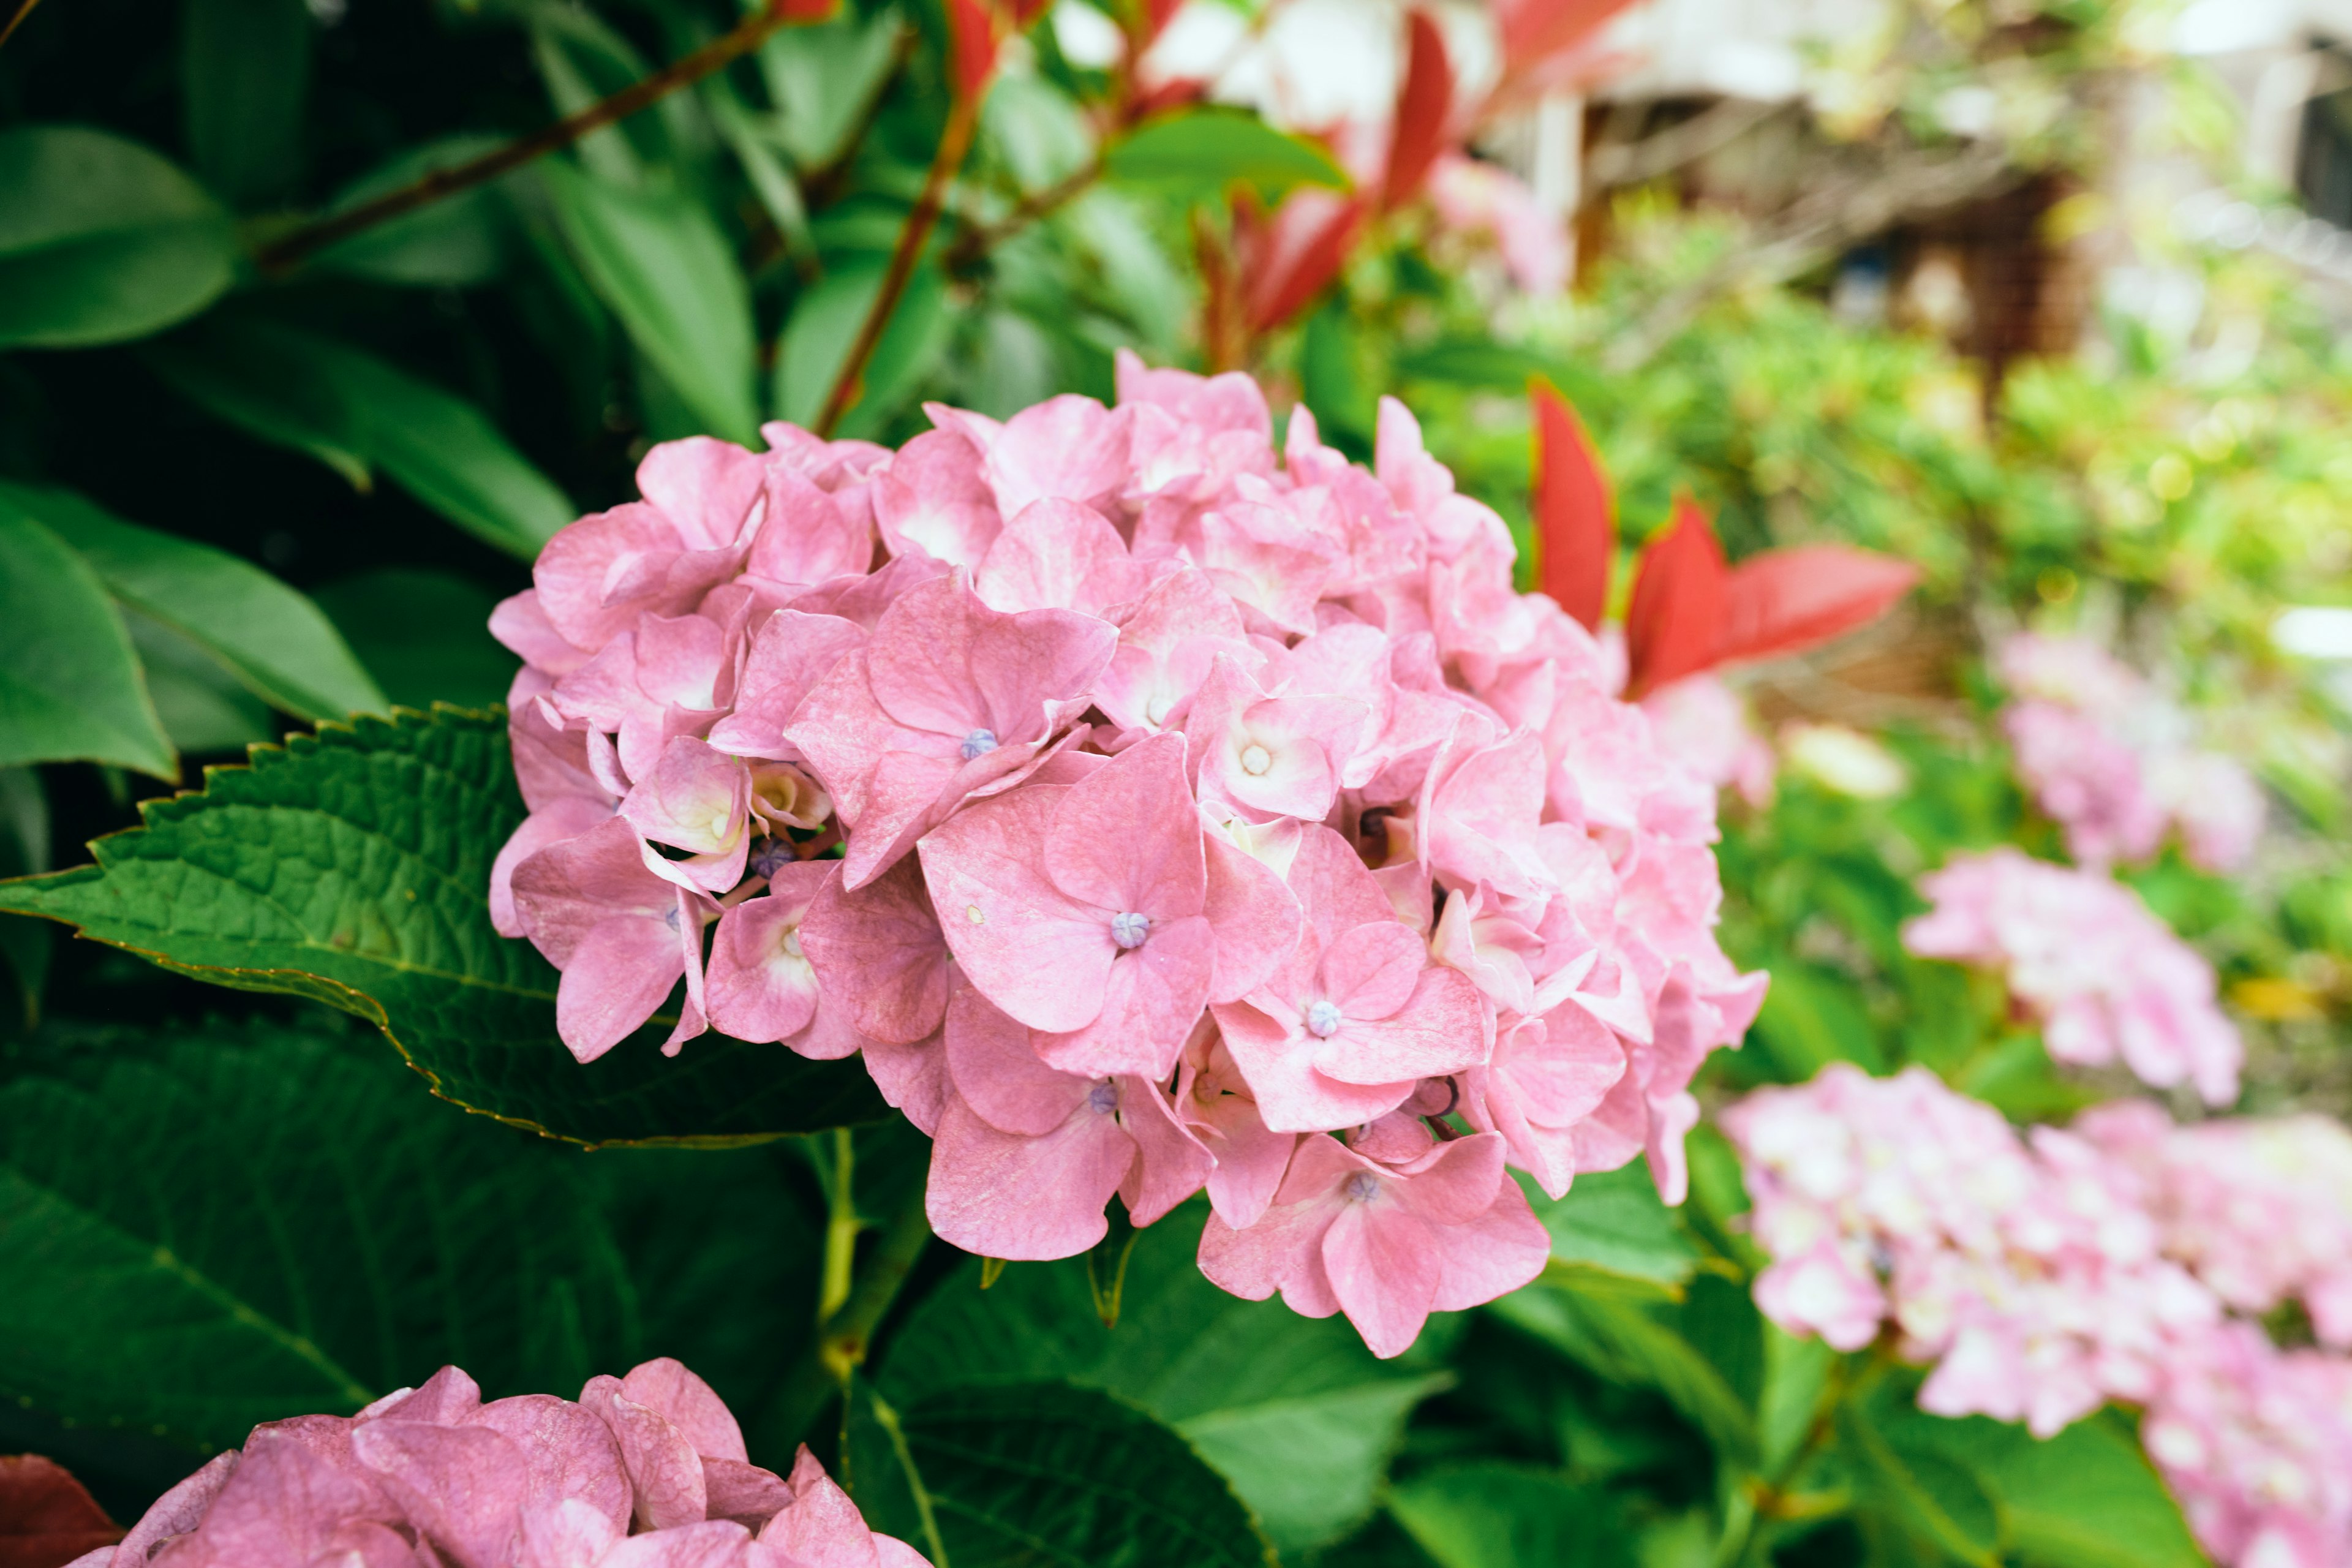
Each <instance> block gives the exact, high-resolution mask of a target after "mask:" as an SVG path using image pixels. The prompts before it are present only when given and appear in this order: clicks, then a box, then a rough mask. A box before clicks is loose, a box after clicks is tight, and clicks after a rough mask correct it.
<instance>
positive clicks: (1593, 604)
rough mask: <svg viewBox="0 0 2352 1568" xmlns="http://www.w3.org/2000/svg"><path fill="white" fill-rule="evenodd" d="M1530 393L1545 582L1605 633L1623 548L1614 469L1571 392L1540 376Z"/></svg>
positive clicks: (1539, 571)
mask: <svg viewBox="0 0 2352 1568" xmlns="http://www.w3.org/2000/svg"><path fill="white" fill-rule="evenodd" d="M1528 401H1529V402H1530V403H1532V404H1533V405H1535V413H1536V576H1537V585H1538V587H1540V588H1542V590H1543V591H1544V592H1545V593H1547V594H1549V595H1551V596H1552V598H1553V599H1554V600H1555V601H1557V602H1558V604H1559V607H1560V608H1561V609H1563V610H1566V611H1567V612H1568V613H1569V614H1570V615H1571V616H1575V617H1576V618H1577V619H1578V620H1579V621H1580V622H1582V623H1583V625H1584V629H1585V630H1586V631H1589V632H1590V631H1599V630H1600V629H1601V612H1602V611H1603V610H1605V609H1607V608H1608V606H1609V569H1610V567H1611V566H1612V564H1613V563H1614V559H1615V556H1616V553H1617V528H1616V523H1615V521H1614V504H1615V503H1614V501H1613V500H1612V497H1611V496H1610V493H1609V475H1608V473H1607V472H1606V471H1605V470H1604V469H1603V468H1601V455H1600V454H1599V453H1598V452H1595V451H1594V450H1593V449H1592V440H1591V437H1589V436H1587V435H1586V434H1585V433H1584V424H1583V422H1582V421H1581V420H1580V419H1578V418H1577V416H1576V410H1575V409H1574V408H1572V407H1570V406H1569V402H1568V399H1567V398H1565V397H1562V396H1561V395H1559V392H1558V391H1557V390H1555V389H1554V388H1553V387H1551V386H1550V385H1549V384H1547V383H1544V382H1540V381H1538V382H1537V383H1535V384H1533V385H1531V386H1529V387H1528Z"/></svg>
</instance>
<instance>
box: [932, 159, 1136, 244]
mask: <svg viewBox="0 0 2352 1568" xmlns="http://www.w3.org/2000/svg"><path fill="white" fill-rule="evenodd" d="M1102 174H1103V160H1102V158H1101V156H1100V155H1099V154H1097V156H1096V157H1094V158H1093V159H1092V160H1090V161H1089V162H1088V163H1087V165H1086V167H1084V168H1082V169H1079V170H1077V171H1076V173H1074V174H1067V175H1065V176H1064V177H1063V178H1061V179H1058V180H1056V181H1055V182H1054V183H1053V184H1050V185H1047V186H1045V188H1044V189H1042V190H1036V191H1032V192H1030V193H1029V194H1028V195H1025V196H1023V197H1022V198H1021V199H1020V200H1019V201H1018V202H1016V203H1014V204H1013V210H1012V211H1010V212H1008V213H1006V214H1005V215H1004V216H1003V217H1001V218H998V219H997V220H996V221H995V222H994V223H989V224H979V225H975V226H973V227H971V228H969V229H966V230H965V231H964V233H963V234H962V236H961V237H960V238H958V239H957V240H956V242H955V243H954V244H953V245H951V246H950V247H948V253H947V256H946V258H945V263H946V266H947V268H948V270H949V271H950V272H956V271H961V269H963V268H967V267H970V266H971V264H972V263H973V262H975V261H978V260H979V259H980V258H982V257H983V256H986V255H987V254H988V253H989V252H990V251H992V250H993V249H995V248H996V247H998V246H1000V245H1002V244H1003V243H1004V242H1005V241H1006V240H1007V239H1010V238H1011V237H1013V236H1014V235H1016V234H1018V233H1020V232H1021V231H1022V230H1023V229H1024V228H1027V227H1028V226H1030V225H1031V224H1033V223H1035V222H1036V221H1037V220H1038V219H1040V218H1042V217H1045V216H1048V215H1050V214H1052V213H1053V212H1055V210H1057V209H1058V208H1060V207H1061V206H1063V205H1065V204H1066V203H1067V202H1069V201H1070V200H1071V199H1072V198H1073V197H1075V196H1077V195H1081V194H1082V193H1083V192H1084V191H1085V190H1086V189H1087V186H1089V185H1091V184H1094V183H1095V182H1096V181H1097V180H1099V179H1101V178H1102Z"/></svg>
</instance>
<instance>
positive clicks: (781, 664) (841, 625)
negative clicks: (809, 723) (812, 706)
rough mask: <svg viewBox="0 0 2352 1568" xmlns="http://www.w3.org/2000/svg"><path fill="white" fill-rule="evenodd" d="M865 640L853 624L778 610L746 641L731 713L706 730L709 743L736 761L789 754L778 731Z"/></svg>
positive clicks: (800, 612) (861, 629)
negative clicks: (747, 651) (748, 645)
mask: <svg viewBox="0 0 2352 1568" xmlns="http://www.w3.org/2000/svg"><path fill="white" fill-rule="evenodd" d="M865 642H866V630H865V628H864V627H862V626H858V625H857V623H856V622H855V621H848V620H844V619H842V618H841V617H840V616H816V615H809V614H805V613H803V611H800V610H778V611H777V612H776V613H775V614H773V615H772V616H769V617H768V618H767V620H766V621H765V622H764V623H763V624H762V625H761V627H760V630H759V632H758V634H757V635H755V636H754V637H752V639H751V653H750V655H749V657H747V658H745V660H744V662H743V673H742V676H741V677H740V679H739V680H738V682H737V685H736V697H735V710H734V711H733V712H731V713H730V714H729V715H728V716H727V717H726V718H724V719H721V720H720V721H719V722H718V723H716V724H714V725H712V726H711V730H710V743H711V744H712V745H714V746H717V747H718V748H719V750H721V751H724V752H734V753H735V754H736V755H737V756H741V757H773V758H782V757H788V756H791V755H793V754H794V753H793V746H792V745H791V743H790V742H787V741H786V740H785V739H784V733H783V732H784V727H785V726H786V725H788V724H790V723H791V722H792V721H793V715H794V714H795V713H797V712H798V711H799V710H800V705H801V702H802V700H803V699H804V698H806V697H807V696H808V694H809V693H810V692H811V691H812V690H814V689H815V687H816V684H817V682H818V681H820V680H822V679H824V677H825V675H826V674H827V673H828V672H829V671H830V670H831V669H832V668H833V667H834V666H835V665H836V664H838V663H840V662H841V660H842V658H843V657H844V656H845V655H846V654H849V653H851V652H853V651H855V650H856V649H857V648H859V647H863V646H865Z"/></svg>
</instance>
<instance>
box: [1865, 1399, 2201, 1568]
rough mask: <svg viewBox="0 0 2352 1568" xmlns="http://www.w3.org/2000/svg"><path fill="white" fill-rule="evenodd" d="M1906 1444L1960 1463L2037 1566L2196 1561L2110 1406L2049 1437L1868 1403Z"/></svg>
mask: <svg viewBox="0 0 2352 1568" xmlns="http://www.w3.org/2000/svg"><path fill="white" fill-rule="evenodd" d="M1874 1414H1877V1415H1879V1419H1880V1421H1881V1424H1882V1425H1883V1426H1884V1427H1885V1429H1886V1430H1887V1431H1888V1432H1889V1434H1890V1436H1894V1437H1897V1438H1899V1440H1900V1441H1901V1442H1902V1443H1903V1444H1904V1445H1905V1446H1906V1447H1909V1448H1911V1449H1914V1450H1917V1449H1932V1450H1935V1451H1937V1452H1940V1453H1942V1454H1944V1455H1946V1456H1948V1458H1950V1459H1952V1460H1953V1461H1954V1462H1956V1463H1958V1464H1960V1465H1963V1466H1964V1467H1966V1468H1968V1469H1969V1471H1970V1472H1971V1473H1972V1474H1973V1475H1974V1476H1975V1477H1976V1478H1977V1479H1978V1480H1979V1483H1980V1484H1982V1485H1983V1486H1984V1488H1985V1489H1987V1490H1988V1491H1990V1493H1991V1494H1992V1496H1993V1498H1994V1500H1996V1501H1997V1502H1998V1504H1999V1505H2000V1516H2001V1522H2002V1525H2003V1535H2004V1539H2005V1542H2006V1544H2007V1545H2008V1547H2009V1549H2010V1551H2011V1552H2012V1553H2013V1554H2014V1555H2015V1556H2017V1557H2019V1558H2021V1559H2022V1560H2023V1561H2024V1562H2026V1563H2032V1564H2035V1565H2036V1568H2196V1565H2197V1564H2200V1563H2204V1562H2205V1561H2206V1559H2205V1556H2204V1554H2203V1553H2202V1552H2200V1551H2199V1550H2198V1549H2197V1543H2196V1542H2195V1541H2194V1540H2193V1539H2192V1538H2191V1537H2190V1536H2189V1527H2188V1525H2187V1523H2186V1522H2185V1521H2183V1520H2182V1519H2181V1517H2180V1509H2179V1504H2177V1503H2175V1502H2174V1501H2173V1500H2172V1496H2171V1494H2170V1493H2168V1492H2167V1491H2166V1490H2165V1488H2164V1483H2163V1481H2162V1480H2160V1479H2158V1477H2157V1474H2156V1471H2155V1470H2154V1469H2152V1468H2150V1467H2149V1465H2148V1462H2147V1456H2146V1455H2145V1454H2143V1453H2142V1452H2141V1451H2140V1447H2139V1444H2138V1443H2137V1442H2136V1441H2135V1440H2134V1439H2133V1436H2132V1434H2131V1432H2130V1430H2129V1428H2128V1426H2126V1423H2125V1421H2124V1419H2123V1418H2122V1417H2121V1416H2120V1415H2116V1414H2114V1413H2112V1412H2107V1413H2102V1414H2100V1415H2092V1416H2088V1417H2086V1418H2084V1419H2083V1420H2081V1421H2077V1422H2076V1423H2074V1425H2073V1426H2069V1427H2067V1428H2066V1429H2065V1430H2064V1431H2063V1432H2061V1433H2059V1434H2058V1435H2057V1436H2054V1437H2048V1438H2037V1437H2035V1436H2033V1435H2032V1433H2030V1432H2028V1431H2026V1430H2025V1428H2024V1427H2022V1426H2012V1425H2010V1424H2008V1423H2005V1422H2000V1421H1992V1420H1988V1419H1987V1418H1985V1417H1984V1416H1981V1415H1974V1416H1969V1417H1968V1418H1967V1419H1965V1420H1959V1421H1949V1420H1946V1419H1944V1418H1942V1417H1940V1416H1936V1415H1927V1413H1926V1412H1924V1411H1920V1410H1918V1409H1916V1408H1909V1409H1906V1410H1903V1411H1902V1412H1900V1413H1899V1414H1889V1413H1886V1412H1884V1411H1877V1412H1874Z"/></svg>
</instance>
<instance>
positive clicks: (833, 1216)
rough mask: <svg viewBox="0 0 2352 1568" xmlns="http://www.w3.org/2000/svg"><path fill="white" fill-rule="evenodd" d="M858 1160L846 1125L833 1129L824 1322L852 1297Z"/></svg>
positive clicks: (820, 1308) (819, 1309)
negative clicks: (850, 1295)
mask: <svg viewBox="0 0 2352 1568" xmlns="http://www.w3.org/2000/svg"><path fill="white" fill-rule="evenodd" d="M856 1163H857V1141H856V1138H855V1137H853V1136H852V1135H851V1133H850V1130H849V1129H848V1128H846V1127H836V1128H835V1129H834V1130H833V1183H832V1188H831V1191H829V1192H828V1193H827V1194H825V1195H826V1198H827V1200H828V1201H827V1207H826V1214H825V1222H824V1283H823V1284H822V1285H821V1286H819V1287H818V1289H817V1298H816V1321H818V1322H819V1323H823V1322H825V1321H828V1320H829V1319H831V1318H832V1316H833V1315H834V1314H835V1312H838V1311H840V1310H841V1308H842V1303H844V1302H845V1301H847V1300H849V1284H850V1275H851V1271H852V1269H853V1268H854V1266H855V1265H856V1259H857V1233H858V1232H859V1231H860V1230H862V1229H863V1228H865V1227H864V1226H863V1225H862V1224H861V1223H860V1222H859V1220H858V1218H857V1203H856V1196H855V1193H854V1189H853V1184H852V1181H851V1178H852V1176H853V1175H854V1173H855V1172H856Z"/></svg>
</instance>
